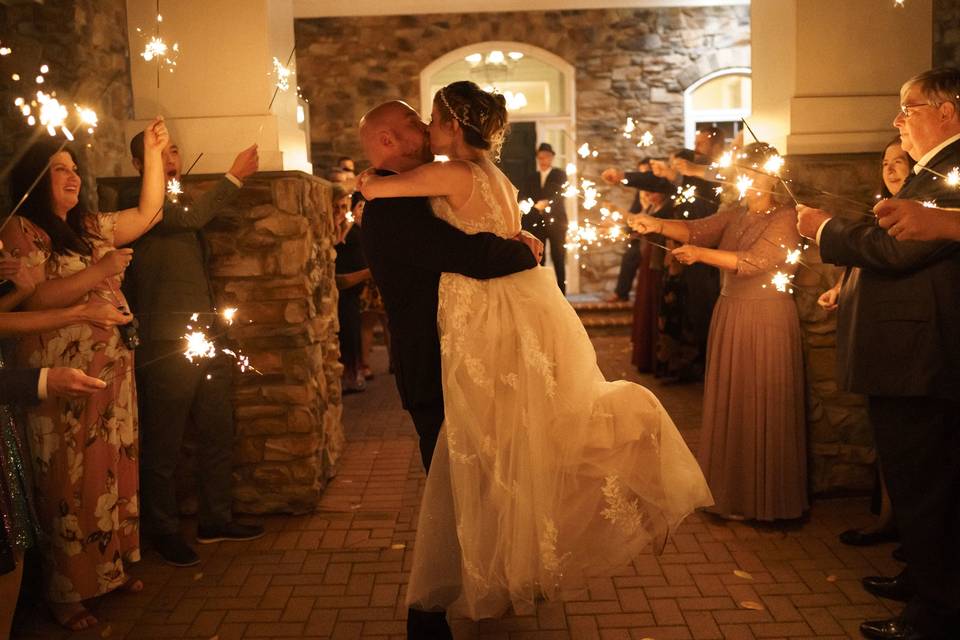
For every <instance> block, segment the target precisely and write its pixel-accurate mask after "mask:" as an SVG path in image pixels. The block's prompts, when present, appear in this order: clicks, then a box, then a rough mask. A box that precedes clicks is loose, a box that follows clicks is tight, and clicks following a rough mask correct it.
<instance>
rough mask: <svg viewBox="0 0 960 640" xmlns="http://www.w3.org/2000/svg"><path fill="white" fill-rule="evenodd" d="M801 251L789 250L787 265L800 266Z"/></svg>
mask: <svg viewBox="0 0 960 640" xmlns="http://www.w3.org/2000/svg"><path fill="white" fill-rule="evenodd" d="M801 251H802V250H801V249H787V264H800V252H801Z"/></svg>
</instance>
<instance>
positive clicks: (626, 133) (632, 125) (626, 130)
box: [623, 118, 637, 140]
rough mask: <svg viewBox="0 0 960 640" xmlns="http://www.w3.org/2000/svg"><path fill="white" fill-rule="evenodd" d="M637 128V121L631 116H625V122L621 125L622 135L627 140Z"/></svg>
mask: <svg viewBox="0 0 960 640" xmlns="http://www.w3.org/2000/svg"><path fill="white" fill-rule="evenodd" d="M636 129H637V123H636V122H634V121H633V118H627V123H626V124H625V125H623V137H624V138H627V139H628V140H629V139H630V138H632V137H633V132H634V131H636Z"/></svg>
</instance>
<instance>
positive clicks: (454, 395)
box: [407, 160, 713, 620]
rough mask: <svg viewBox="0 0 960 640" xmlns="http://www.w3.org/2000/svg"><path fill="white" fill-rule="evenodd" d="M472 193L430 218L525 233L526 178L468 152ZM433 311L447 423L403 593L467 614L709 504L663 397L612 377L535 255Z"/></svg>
mask: <svg viewBox="0 0 960 640" xmlns="http://www.w3.org/2000/svg"><path fill="white" fill-rule="evenodd" d="M470 167H471V170H472V172H473V176H474V191H473V194H472V196H471V197H470V199H469V201H468V202H467V203H466V205H464V206H463V207H461V208H460V209H459V210H457V211H453V210H451V207H450V205H449V203H448V202H447V201H446V199H445V198H432V199H431V203H432V205H433V209H434V212H435V214H436V215H437V216H438V217H440V218H442V219H444V220H446V221H447V222H449V223H450V224H452V225H454V226H456V227H457V228H459V229H462V230H463V231H466V232H467V233H477V232H481V231H489V232H493V233H495V234H497V235H499V236H501V237H504V238H507V237H512V236H514V235H515V234H516V233H517V232H518V231H519V230H520V215H521V214H520V210H519V207H518V205H517V200H516V189H514V187H513V185H512V184H511V183H510V181H509V180H508V179H507V177H506V176H505V175H504V174H503V173H501V172H500V170H499V169H497V168H496V167H495V166H494V165H493V163H491V162H490V161H487V160H484V161H482V162H480V163H476V164H475V163H470ZM438 322H439V328H440V348H441V358H442V365H443V366H442V368H443V394H444V405H445V417H446V419H445V422H444V427H443V429H442V430H441V432H440V438H439V439H438V441H437V448H436V451H435V453H434V456H433V461H432V464H431V467H430V473H429V475H428V478H427V484H426V490H425V492H424V496H423V502H422V504H421V509H420V518H419V523H418V525H417V537H416V545H415V548H414V558H413V566H412V570H411V576H410V582H409V585H408V589H407V604H408V605H409V606H412V607H414V608H416V609H422V610H428V611H429V610H437V609H445V610H447V612H448V615H452V616H457V617H468V618H472V619H475V620H476V619H480V618H489V617H498V616H500V615H502V614H503V613H504V612H506V611H507V610H508V609H509V608H510V607H511V606H512V607H513V608H514V610H515V611H516V612H518V613H528V612H531V611H532V610H533V607H534V604H535V602H536V601H537V600H540V599H551V598H557V597H560V595H561V591H562V590H564V589H567V588H576V587H579V586H581V585H582V578H584V577H585V576H589V575H596V574H598V573H602V572H604V571H606V570H609V569H616V568H619V567H622V566H624V565H626V564H629V563H630V561H631V560H632V559H633V558H635V557H636V556H637V555H638V554H639V553H640V552H641V551H642V550H643V549H644V547H646V545H647V544H653V545H654V548H655V549H656V550H660V549H661V548H662V547H663V545H664V543H665V542H666V538H667V535H668V534H669V533H670V532H671V531H673V530H674V529H675V528H676V527H677V526H678V525H679V524H680V522H681V521H682V520H683V519H684V518H685V517H686V516H687V515H688V514H689V513H691V512H692V511H693V510H694V509H696V508H698V507H703V506H708V505H711V504H712V503H713V500H712V497H711V495H710V490H709V489H708V488H707V483H706V481H705V480H704V477H703V474H702V473H701V471H700V467H699V466H698V465H697V462H696V460H695V459H694V457H693V455H692V454H691V453H690V451H689V449H688V448H687V446H686V444H685V443H684V441H683V439H682V438H681V436H680V433H679V431H678V430H677V428H676V426H674V424H673V422H672V421H671V419H670V416H669V415H667V412H666V411H665V410H664V408H663V406H662V405H661V404H660V402H659V401H658V400H657V398H656V397H655V396H654V395H653V394H652V393H651V392H650V391H649V390H647V389H645V388H644V387H642V386H639V385H636V384H632V383H629V382H624V381H618V382H607V381H606V380H604V377H603V374H602V373H601V372H600V369H599V367H598V366H597V358H596V353H595V352H594V349H593V345H592V344H591V342H590V339H589V338H588V337H587V333H586V331H585V330H584V328H583V325H582V324H581V322H580V319H579V318H578V317H577V314H576V313H575V312H574V310H573V308H572V307H571V306H570V304H569V303H568V302H567V300H566V298H564V296H563V294H562V293H561V292H560V289H559V288H558V287H557V282H556V277H555V275H554V273H553V270H552V269H545V268H542V267H538V268H535V269H531V270H529V271H524V272H521V273H517V274H514V275H512V276H508V277H504V278H498V279H495V280H485V281H481V280H473V279H471V278H467V277H464V276H461V275H457V274H451V273H445V274H443V276H442V277H441V280H440V305H439V314H438Z"/></svg>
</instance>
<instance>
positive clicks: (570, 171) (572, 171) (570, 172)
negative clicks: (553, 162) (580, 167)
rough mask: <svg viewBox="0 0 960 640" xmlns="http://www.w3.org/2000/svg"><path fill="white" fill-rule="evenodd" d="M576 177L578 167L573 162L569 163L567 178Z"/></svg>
mask: <svg viewBox="0 0 960 640" xmlns="http://www.w3.org/2000/svg"><path fill="white" fill-rule="evenodd" d="M575 175H577V165H575V164H574V163H572V162H568V163H567V176H568V177H569V176H575Z"/></svg>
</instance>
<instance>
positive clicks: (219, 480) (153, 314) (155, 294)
mask: <svg viewBox="0 0 960 640" xmlns="http://www.w3.org/2000/svg"><path fill="white" fill-rule="evenodd" d="M143 141H144V138H143V136H142V135H139V134H138V135H136V136H134V137H133V139H132V140H131V141H130V153H131V160H132V162H133V166H134V168H135V169H136V170H137V172H138V173H140V174H141V176H143V175H144V156H143V153H144V147H143V144H144V142H143ZM161 157H162V159H163V172H164V177H165V178H166V179H168V180H171V179H175V180H178V181H179V180H181V179H182V177H183V176H182V175H181V171H182V160H181V156H180V147H179V146H178V145H177V144H176V142H175V141H170V143H169V144H167V145H166V146H164V148H163V150H162V155H161ZM258 166H259V156H258V154H257V146H256V145H252V146H250V147H248V148H247V149H244V150H243V151H241V152H240V153H239V154H238V155H237V157H236V158H235V159H234V161H233V164H232V165H231V167H230V170H229V171H227V172H226V173H225V174H224V175H222V176H221V177H220V178H219V179H218V180H217V182H216V184H215V185H214V186H213V188H212V189H210V190H209V191H207V192H206V193H204V194H203V195H202V196H200V197H198V198H192V197H191V196H190V194H189V193H184V194H181V195H179V196H177V197H176V198H173V197H172V196H171V197H167V198H165V199H164V200H163V205H162V207H163V215H162V220H161V221H160V222H159V223H158V224H157V225H156V227H155V228H154V229H151V230H150V231H149V232H148V233H146V234H144V235H143V237H141V238H140V239H139V240H137V242H136V244H134V257H133V262H132V263H131V264H130V269H129V270H128V273H127V281H126V287H125V292H127V293H128V297H129V298H130V300H131V302H132V304H133V310H134V313H135V315H139V317H140V339H141V345H140V347H139V348H138V349H137V356H138V357H139V358H140V359H141V360H142V361H144V362H150V363H151V364H150V366H149V367H143V368H142V369H138V370H137V376H136V377H137V389H138V390H139V392H140V403H139V408H140V426H141V431H140V433H141V440H142V445H143V446H142V448H141V458H140V475H141V480H142V486H143V490H142V497H143V531H144V534H145V535H147V536H148V537H149V538H150V541H151V542H152V544H153V547H154V548H155V549H156V551H157V553H159V554H160V557H161V558H163V560H164V562H166V563H167V564H171V565H173V566H177V567H189V566H193V565H196V564H198V563H199V562H200V558H199V556H197V553H196V551H194V549H193V548H192V547H191V546H190V545H189V544H187V542H186V540H185V539H184V537H183V534H182V533H181V532H180V508H179V503H178V500H177V494H176V489H177V483H176V471H177V463H178V462H179V460H180V452H181V448H182V446H183V438H184V433H185V432H186V429H187V425H188V424H192V425H193V427H194V428H195V429H196V434H197V443H198V451H197V454H198V458H199V459H200V460H202V464H198V465H197V491H198V493H199V496H200V505H199V510H198V514H197V519H198V526H197V542H199V543H201V544H206V543H211V542H219V541H221V540H253V539H255V538H258V537H260V536H261V535H263V528H262V527H260V526H259V525H252V524H243V523H240V522H236V521H235V520H234V519H233V512H232V509H231V505H232V503H233V435H234V420H233V403H232V400H231V398H232V388H233V368H234V367H233V363H232V362H231V360H230V358H229V357H227V356H225V355H223V354H218V355H217V356H215V357H213V358H203V359H201V360H199V361H197V362H196V363H193V362H190V361H188V360H187V359H186V358H182V357H169V355H170V354H173V353H177V352H180V351H183V336H184V334H186V333H187V325H189V324H194V325H196V324H200V325H209V326H212V327H214V328H215V329H216V330H217V333H223V326H224V323H222V322H221V319H220V317H219V316H218V315H217V313H216V308H215V305H214V299H213V291H212V289H211V287H210V278H209V274H208V272H207V261H208V257H209V250H208V248H207V246H206V242H205V241H204V239H203V237H202V235H201V231H202V230H203V228H204V227H205V226H206V225H207V224H208V223H209V222H210V221H211V220H213V219H214V218H216V217H217V216H219V215H223V214H225V213H227V212H229V211H231V205H232V204H233V203H234V201H236V199H237V196H238V195H239V194H240V188H241V187H242V186H243V181H244V180H246V179H247V178H249V177H250V176H252V175H253V174H254V173H256V171H257V168H258ZM141 191H142V187H141V185H139V184H131V185H130V187H129V188H128V189H127V190H125V191H124V192H123V193H121V195H120V206H121V207H123V206H127V205H129V204H131V203H133V202H136V200H137V198H139V197H142V196H141ZM158 209H159V207H158ZM194 313H197V314H199V321H198V322H196V323H195V322H192V321H191V315H192V314H194Z"/></svg>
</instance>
